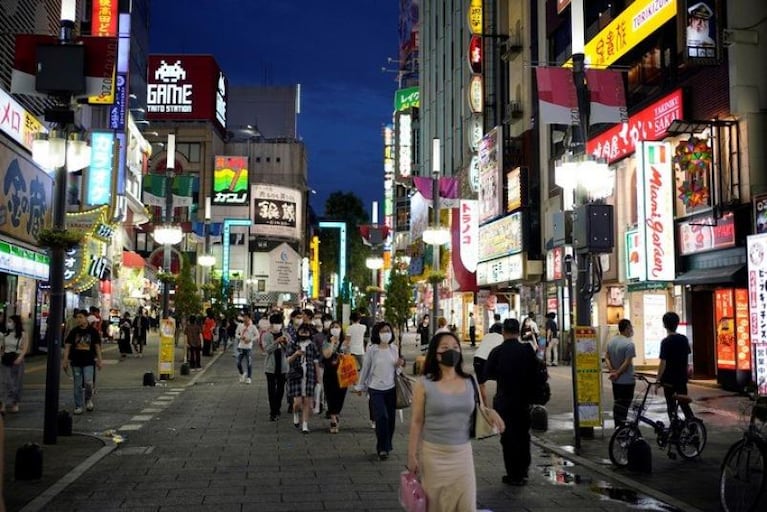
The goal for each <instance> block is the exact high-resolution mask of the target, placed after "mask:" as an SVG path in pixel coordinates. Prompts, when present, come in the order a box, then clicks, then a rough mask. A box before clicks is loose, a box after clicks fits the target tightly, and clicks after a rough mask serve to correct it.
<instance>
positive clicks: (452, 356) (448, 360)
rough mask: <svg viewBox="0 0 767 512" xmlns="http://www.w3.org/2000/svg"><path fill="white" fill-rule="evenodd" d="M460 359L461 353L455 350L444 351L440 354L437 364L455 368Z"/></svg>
mask: <svg viewBox="0 0 767 512" xmlns="http://www.w3.org/2000/svg"><path fill="white" fill-rule="evenodd" d="M460 359H461V353H460V352H458V351H457V350H446V351H444V352H442V355H441V356H440V361H439V362H440V364H443V365H445V366H457V365H458V361H459V360H460Z"/></svg>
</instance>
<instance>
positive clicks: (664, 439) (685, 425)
mask: <svg viewBox="0 0 767 512" xmlns="http://www.w3.org/2000/svg"><path fill="white" fill-rule="evenodd" d="M636 377H637V379H639V380H641V381H643V382H644V383H645V384H647V387H646V388H645V390H644V394H643V395H642V399H641V400H640V401H639V402H637V403H635V404H633V405H632V406H631V410H630V411H629V415H628V416H629V417H628V418H627V421H626V422H625V423H624V424H623V425H620V426H618V427H617V428H616V429H615V432H614V433H613V435H612V437H611V438H610V446H609V450H610V461H612V463H613V464H615V465H616V466H619V467H624V466H627V465H628V449H629V446H631V443H633V442H634V441H635V440H637V439H640V438H642V437H643V436H642V431H641V430H640V428H639V425H640V424H641V423H644V424H646V425H649V426H650V427H651V428H652V429H653V431H654V432H655V435H656V438H657V439H656V441H657V443H658V446H660V447H661V448H664V449H666V454H667V455H668V457H669V458H671V459H676V453H674V452H673V451H672V450H671V448H672V447H676V451H677V453H679V455H681V456H682V457H683V458H685V459H694V458H695V457H697V456H698V455H700V454H701V453H702V452H703V449H704V448H705V447H706V440H707V433H706V426H705V425H704V424H703V422H702V421H701V420H700V419H699V418H695V417H692V418H684V419H680V418H679V416H678V412H679V404H680V403H690V402H692V399H691V398H690V397H689V396H687V395H674V398H675V399H676V402H677V408H676V410H675V411H674V417H673V419H672V421H671V424H670V425H666V424H665V423H664V422H663V421H661V420H653V419H652V418H650V417H648V416H645V411H646V410H647V396H648V395H649V394H650V389H651V388H653V387H654V385H655V383H653V382H650V380H649V379H648V378H647V377H645V376H644V375H641V374H637V376H636Z"/></svg>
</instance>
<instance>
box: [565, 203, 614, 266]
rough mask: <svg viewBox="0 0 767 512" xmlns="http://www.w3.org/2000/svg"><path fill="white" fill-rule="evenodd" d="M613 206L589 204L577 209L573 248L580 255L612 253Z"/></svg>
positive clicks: (575, 212)
mask: <svg viewBox="0 0 767 512" xmlns="http://www.w3.org/2000/svg"><path fill="white" fill-rule="evenodd" d="M613 232H614V229H613V206H612V205H610V204H595V203H589V204H584V205H582V206H578V207H576V208H575V211H574V213H573V247H574V248H575V251H576V252H577V253H579V254H584V253H590V254H602V253H608V252H612V250H613V247H614V245H615V242H614V239H613Z"/></svg>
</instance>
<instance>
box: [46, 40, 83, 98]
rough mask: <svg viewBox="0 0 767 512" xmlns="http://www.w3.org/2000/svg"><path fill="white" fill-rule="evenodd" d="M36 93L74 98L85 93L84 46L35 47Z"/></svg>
mask: <svg viewBox="0 0 767 512" xmlns="http://www.w3.org/2000/svg"><path fill="white" fill-rule="evenodd" d="M36 60H37V74H36V75H35V89H36V90H37V92H40V93H44V94H50V95H53V96H57V95H65V96H76V95H79V94H82V93H84V92H85V46H83V45H81V44H61V45H40V46H38V47H37V53H36Z"/></svg>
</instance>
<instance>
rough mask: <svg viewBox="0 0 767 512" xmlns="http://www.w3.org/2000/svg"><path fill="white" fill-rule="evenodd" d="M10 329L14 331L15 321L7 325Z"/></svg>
mask: <svg viewBox="0 0 767 512" xmlns="http://www.w3.org/2000/svg"><path fill="white" fill-rule="evenodd" d="M5 327H6V328H7V329H8V330H9V331H12V330H13V329H14V327H16V325H15V324H14V323H13V322H8V324H7V325H6V326H5Z"/></svg>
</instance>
